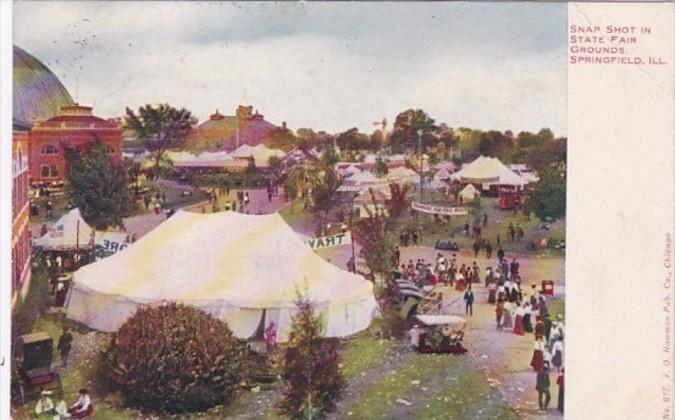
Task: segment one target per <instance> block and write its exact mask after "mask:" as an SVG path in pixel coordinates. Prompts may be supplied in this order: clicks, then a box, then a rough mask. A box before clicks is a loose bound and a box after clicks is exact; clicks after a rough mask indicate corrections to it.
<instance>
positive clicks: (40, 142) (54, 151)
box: [28, 104, 122, 183]
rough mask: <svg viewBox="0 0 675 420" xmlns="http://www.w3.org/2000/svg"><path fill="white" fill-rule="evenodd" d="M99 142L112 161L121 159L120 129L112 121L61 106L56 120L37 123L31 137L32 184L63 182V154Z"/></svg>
mask: <svg viewBox="0 0 675 420" xmlns="http://www.w3.org/2000/svg"><path fill="white" fill-rule="evenodd" d="M95 140H100V141H101V142H103V144H105V145H106V147H107V149H108V152H109V153H110V155H111V156H112V157H113V159H114V160H115V161H120V160H121V159H122V128H121V127H120V126H119V124H118V123H117V122H115V121H114V120H104V119H103V118H99V117H96V116H94V115H93V114H92V108H91V107H88V106H80V105H78V104H75V105H69V106H64V107H62V108H61V110H60V111H59V114H58V115H57V116H56V117H53V118H50V119H48V120H46V121H43V122H39V123H36V124H35V125H33V129H32V130H31V133H30V154H29V159H28V160H29V165H30V178H31V182H36V183H43V182H54V181H57V182H58V181H63V180H64V179H65V174H66V158H65V150H66V149H68V148H71V149H75V148H78V147H81V146H84V145H86V144H87V143H90V142H93V141H95Z"/></svg>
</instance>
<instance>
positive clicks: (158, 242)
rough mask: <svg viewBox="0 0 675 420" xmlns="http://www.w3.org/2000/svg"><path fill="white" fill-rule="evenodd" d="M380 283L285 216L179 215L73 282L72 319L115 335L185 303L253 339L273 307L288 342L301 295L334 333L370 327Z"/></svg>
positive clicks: (85, 270) (272, 313) (280, 333)
mask: <svg viewBox="0 0 675 420" xmlns="http://www.w3.org/2000/svg"><path fill="white" fill-rule="evenodd" d="M372 289H373V287H372V283H370V282H368V281H367V280H365V279H364V278H363V277H361V276H358V275H355V274H352V273H349V272H347V271H343V270H341V269H339V268H338V267H336V266H334V265H332V264H330V263H328V262H326V261H325V260H323V259H322V258H321V257H319V256H318V255H316V254H315V253H314V252H313V251H312V250H311V249H310V247H309V246H308V245H307V244H305V243H304V242H303V241H302V239H301V238H299V237H298V235H297V234H296V233H295V232H294V231H293V230H292V229H291V228H290V227H289V226H288V225H287V224H286V222H285V221H284V220H283V219H282V218H281V216H279V215H278V214H276V213H275V214H271V215H256V216H254V215H245V214H241V213H236V212H224V213H214V214H197V213H189V212H185V211H179V212H178V213H176V214H175V215H174V216H172V217H171V218H170V219H168V220H167V221H166V222H164V223H162V224H161V225H159V227H157V228H156V229H155V230H153V231H151V232H150V233H149V234H147V235H146V236H144V237H142V238H141V239H140V240H138V241H137V242H136V243H134V244H133V245H131V246H129V247H128V248H127V249H125V250H123V251H121V252H119V253H117V254H115V255H113V256H111V257H109V258H107V259H105V260H102V261H99V262H96V263H94V264H91V265H88V266H85V267H82V268H81V269H79V270H78V271H76V272H75V273H74V275H73V288H72V294H71V296H70V300H69V303H68V317H69V318H72V319H75V320H77V321H80V322H83V323H85V324H87V325H88V326H89V327H91V328H94V329H97V330H101V331H115V330H117V329H118V328H119V327H120V326H121V324H122V323H123V322H124V321H125V320H126V319H127V318H128V317H129V316H131V315H132V314H133V313H134V311H136V309H137V308H139V307H141V306H144V305H150V304H159V303H161V302H165V301H170V300H172V301H178V302H183V303H187V304H191V305H194V306H197V307H199V308H201V309H203V310H205V311H206V312H208V313H210V314H212V315H213V316H215V317H217V318H220V319H224V320H225V321H227V323H228V325H229V326H230V328H231V329H232V331H233V332H234V333H235V335H237V336H238V337H240V338H248V337H250V336H251V335H252V334H253V333H254V332H255V330H256V329H257V327H258V325H259V323H260V320H261V318H262V314H263V310H266V317H265V319H266V324H267V325H269V323H271V322H275V324H276V326H277V336H278V339H279V340H280V341H285V337H286V336H287V334H288V331H289V329H290V322H291V316H292V315H293V314H294V313H295V310H296V308H295V304H294V301H295V299H296V297H297V293H302V294H303V296H305V297H306V298H308V299H310V300H311V301H312V302H314V303H315V305H316V308H317V311H318V312H319V313H320V314H321V315H322V316H323V317H324V326H325V333H326V335H327V336H346V335H350V334H353V333H355V332H357V331H360V330H363V329H365V328H367V326H368V325H369V324H370V320H371V319H372V316H373V310H374V309H375V307H376V303H375V299H374V297H373V290H372Z"/></svg>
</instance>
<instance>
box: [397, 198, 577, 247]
mask: <svg viewBox="0 0 675 420" xmlns="http://www.w3.org/2000/svg"><path fill="white" fill-rule="evenodd" d="M428 200H429V197H428V196H425V202H426V201H428ZM433 201H434V203H435V204H438V205H446V206H451V205H452V204H451V203H450V202H449V201H444V200H441V199H439V198H438V197H436V199H434V200H433ZM480 202H481V207H480V210H478V214H479V215H480V217H482V216H483V213H486V214H487V215H488V223H487V225H486V226H485V227H484V228H483V229H482V237H483V238H486V239H488V240H489V241H490V242H492V246H493V250H494V251H493V252H497V249H498V247H497V236H498V235H499V237H500V242H501V244H502V247H503V248H504V250H505V251H507V252H517V253H524V254H525V253H527V254H531V253H533V251H529V250H527V245H528V244H529V243H530V242H534V243H535V244H538V243H539V242H540V241H541V239H542V238H548V239H550V238H555V239H558V240H564V239H565V221H564V219H563V220H558V221H556V222H553V223H550V224H549V225H550V228H551V229H550V230H548V231H546V230H539V229H538V226H539V224H540V220H539V219H538V218H537V217H536V216H534V215H532V216H531V217H530V219H529V220H527V219H526V218H525V217H524V216H523V215H522V214H517V215H515V216H514V215H513V212H511V211H506V210H501V209H500V208H499V207H498V206H497V202H496V198H493V197H482V198H481V199H480ZM465 223H469V225H472V218H471V217H469V216H456V217H453V218H451V219H450V222H449V223H448V224H445V225H442V224H439V223H436V222H435V221H434V217H433V216H432V215H428V214H422V213H420V214H418V218H417V219H413V218H412V217H411V215H410V211H406V212H404V214H403V215H402V216H401V217H399V218H398V219H397V220H395V221H394V230H395V234H396V236H397V239H398V234H399V231H400V229H401V228H404V227H416V228H417V229H421V231H422V237H421V245H423V246H429V247H433V246H434V244H435V243H436V241H437V240H439V239H440V240H443V241H447V240H452V241H455V242H457V244H458V245H459V247H460V249H461V250H470V249H471V247H472V245H473V242H474V241H473V239H472V238H471V237H470V236H469V237H467V236H464V232H463V229H464V224H465ZM510 223H511V224H513V226H514V227H517V226H520V227H522V228H523V231H524V234H525V236H524V238H523V240H522V241H520V242H518V241H516V242H508V241H507V228H508V226H509V224H510ZM563 252H564V251H561V250H556V249H553V250H550V255H561V254H562V253H563ZM535 253H541V251H535Z"/></svg>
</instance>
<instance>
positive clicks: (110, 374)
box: [100, 302, 247, 413]
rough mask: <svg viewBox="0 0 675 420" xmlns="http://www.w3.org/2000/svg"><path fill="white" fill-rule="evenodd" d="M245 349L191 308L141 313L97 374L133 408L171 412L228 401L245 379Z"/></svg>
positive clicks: (116, 337)
mask: <svg viewBox="0 0 675 420" xmlns="http://www.w3.org/2000/svg"><path fill="white" fill-rule="evenodd" d="M246 356H247V353H246V350H245V346H244V345H243V344H242V343H241V342H240V341H239V340H237V339H236V338H235V337H234V336H233V335H232V332H231V331H230V329H229V328H228V327H227V325H226V324H225V323H223V322H221V321H219V320H217V319H215V318H213V317H212V316H211V315H208V314H207V313H205V312H203V311H202V310H200V309H197V308H195V307H192V306H187V305H182V304H177V303H173V302H172V303H168V304H165V305H161V306H154V307H146V308H141V309H139V310H138V311H137V312H136V313H135V314H134V315H133V316H132V317H131V318H129V319H128V320H127V321H126V322H125V323H124V324H122V326H121V327H120V329H119V330H118V331H117V332H116V333H114V334H113V335H112V339H111V341H110V344H109V345H108V346H107V348H106V349H105V350H104V351H103V353H102V354H101V369H100V374H101V375H102V376H103V377H104V378H105V379H106V380H107V381H108V382H109V384H110V385H111V387H112V388H113V390H114V391H120V394H121V396H122V398H123V399H124V401H125V402H126V403H127V404H128V405H130V406H133V407H138V408H142V409H151V410H160V411H163V412H170V413H184V412H191V411H203V410H206V409H208V408H210V407H213V406H215V405H218V404H223V403H226V402H228V401H229V400H230V399H231V397H232V396H233V395H234V391H235V390H236V388H237V386H238V385H239V383H240V382H241V380H242V378H243V376H244V375H245V369H246V367H247V357H246Z"/></svg>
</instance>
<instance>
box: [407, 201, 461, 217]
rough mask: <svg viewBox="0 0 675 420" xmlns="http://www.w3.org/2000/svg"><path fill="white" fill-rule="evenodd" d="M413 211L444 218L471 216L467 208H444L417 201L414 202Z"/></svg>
mask: <svg viewBox="0 0 675 420" xmlns="http://www.w3.org/2000/svg"><path fill="white" fill-rule="evenodd" d="M412 209H413V210H417V211H421V212H422V213H429V214H440V215H443V216H466V215H467V214H469V212H468V211H467V209H466V207H444V206H434V205H431V204H422V203H418V202H417V201H413V202H412Z"/></svg>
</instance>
